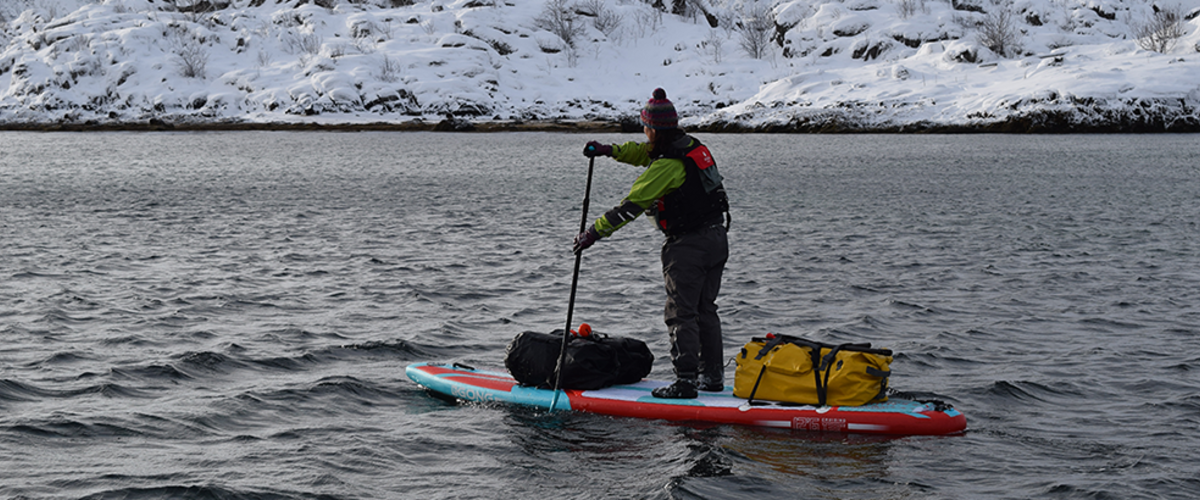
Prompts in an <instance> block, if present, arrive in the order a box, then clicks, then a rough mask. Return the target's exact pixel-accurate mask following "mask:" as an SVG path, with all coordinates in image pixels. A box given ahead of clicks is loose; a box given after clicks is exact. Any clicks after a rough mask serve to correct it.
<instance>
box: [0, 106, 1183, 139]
mask: <svg viewBox="0 0 1200 500" xmlns="http://www.w3.org/2000/svg"><path fill="white" fill-rule="evenodd" d="M1180 111H1181V112H1179V113H1172V114H1167V115H1156V114H1151V113H1138V114H1128V115H1117V116H1113V115H1107V116H1104V117H1103V119H1100V120H1092V121H1088V122H1086V123H1082V122H1080V120H1079V116H1082V115H1084V113H1080V112H1074V113H1072V112H1065V111H1063V112H1038V113H1035V114H1030V115H1022V116H1016V117H1011V118H1009V119H1006V120H1003V121H992V122H986V123H975V124H945V123H931V122H912V123H899V124H891V125H886V126H864V125H863V124H862V122H860V121H856V120H853V119H847V118H845V117H838V116H832V115H830V114H823V115H822V116H820V117H819V118H817V119H800V120H796V121H793V122H791V123H765V124H758V125H750V124H745V123H738V122H721V121H716V122H708V123H697V121H696V120H687V119H685V120H683V122H682V123H681V126H682V127H683V128H684V129H686V130H687V131H689V132H696V133H728V134H1145V133H1200V118H1198V117H1197V116H1196V114H1195V111H1191V112H1190V113H1188V112H1187V111H1188V110H1186V109H1182V110H1180ZM689 122H691V123H689ZM252 130H256V131H263V130H267V131H328V132H480V133H488V132H566V133H571V132H578V133H593V132H594V133H618V132H619V133H637V132H640V131H641V127H640V125H639V124H638V122H637V119H636V117H634V116H632V115H631V116H629V117H625V118H622V119H620V120H533V121H510V120H481V121H472V120H468V119H463V118H458V117H447V118H444V119H442V120H423V119H415V120H408V121H338V120H337V119H336V117H325V118H324V119H322V120H320V121H301V120H295V121H246V120H234V119H224V120H196V119H193V118H190V117H186V118H184V119H181V120H164V119H158V118H154V119H150V120H147V121H140V122H97V121H92V122H82V123H62V122H56V123H54V122H28V123H13V122H0V131H25V132H118V131H120V132H219V131H230V132H236V131H252Z"/></svg>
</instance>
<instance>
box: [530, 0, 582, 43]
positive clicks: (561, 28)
mask: <svg viewBox="0 0 1200 500" xmlns="http://www.w3.org/2000/svg"><path fill="white" fill-rule="evenodd" d="M533 22H534V25H535V26H537V27H539V28H541V29H544V30H546V31H549V32H551V33H554V34H555V35H557V36H558V37H559V38H561V39H562V41H563V42H565V43H566V44H567V46H568V47H575V39H576V38H578V37H579V36H581V35H583V23H582V22H581V21H580V19H579V14H576V13H575V10H574V9H573V8H571V7H570V6H569V5H568V4H567V0H550V1H549V2H546V7H545V8H544V9H542V12H541V14H538V17H537V18H535V19H534V20H533Z"/></svg>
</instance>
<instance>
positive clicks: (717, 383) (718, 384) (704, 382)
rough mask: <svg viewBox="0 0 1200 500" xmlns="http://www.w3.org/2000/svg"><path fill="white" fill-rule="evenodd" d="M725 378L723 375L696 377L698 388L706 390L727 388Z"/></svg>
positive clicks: (714, 390)
mask: <svg viewBox="0 0 1200 500" xmlns="http://www.w3.org/2000/svg"><path fill="white" fill-rule="evenodd" d="M723 379H724V377H722V376H721V375H701V376H700V378H699V379H696V388H697V389H700V390H702V391H704V392H721V391H724V390H725V381H724V380H723Z"/></svg>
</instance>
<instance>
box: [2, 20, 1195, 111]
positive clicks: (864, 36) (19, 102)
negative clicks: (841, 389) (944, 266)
mask: <svg viewBox="0 0 1200 500" xmlns="http://www.w3.org/2000/svg"><path fill="white" fill-rule="evenodd" d="M13 1H14V2H15V3H13V4H0V130H62V131H88V130H176V131H183V130H198V131H199V130H439V131H441V130H447V131H520V130H562V131H574V130H580V131H594V130H626V131H629V130H632V131H637V130H640V129H639V128H638V127H637V124H636V119H635V117H636V115H637V112H638V110H639V109H640V107H641V106H642V104H643V103H644V102H645V100H646V99H647V98H648V97H649V94H650V91H651V90H652V89H654V88H655V87H662V88H665V89H667V92H668V96H669V97H670V98H671V99H672V100H673V101H674V103H675V105H676V108H677V109H678V110H679V113H680V116H681V125H682V126H683V127H685V128H686V129H688V130H692V131H696V132H726V133H1154V132H1167V133H1195V132H1200V0H1184V1H1182V4H1180V5H1179V7H1178V8H1177V10H1176V11H1174V12H1176V17H1175V18H1174V19H1175V20H1176V24H1174V27H1175V28H1176V32H1175V34H1174V35H1173V38H1171V39H1170V42H1171V43H1170V44H1164V45H1162V46H1149V45H1147V43H1145V42H1146V39H1145V37H1144V36H1140V37H1139V31H1138V28H1139V26H1141V25H1142V24H1143V23H1145V22H1146V20H1147V19H1157V18H1156V17H1154V16H1159V14H1160V12H1161V9H1160V8H1159V6H1157V4H1154V3H1153V2H1152V1H1151V0H949V1H947V0H679V1H678V2H675V3H674V5H682V6H683V8H684V11H683V12H680V13H674V12H671V10H672V9H671V8H670V6H669V5H667V6H663V4H661V3H660V4H658V6H655V5H654V2H651V1H645V0H219V1H214V2H208V1H207V0H204V1H200V0H13ZM668 4H670V3H668ZM12 5H17V6H18V7H11V6H12ZM1164 5H1165V4H1164ZM55 6H57V7H55ZM185 6H186V7H187V9H190V10H185ZM198 6H206V7H204V8H205V9H208V10H204V11H200V7H198ZM556 6H557V7H556ZM26 7H27V8H26ZM701 13H703V15H701ZM550 14H554V15H560V16H564V17H566V18H569V19H568V21H570V22H568V23H567V24H566V26H568V27H569V28H570V29H569V30H565V31H564V30H563V29H561V28H563V25H557V26H556V25H555V24H554V23H553V22H550V21H547V17H548V16H549V15H550ZM764 20H766V21H764ZM998 20H1005V22H1006V23H1008V24H1006V25H1005V26H1007V28H1004V29H1006V30H1007V31H1004V32H1003V33H1004V34H1007V35H1008V36H1009V38H1008V39H1006V40H1005V41H1004V43H1003V44H999V45H997V44H996V43H994V41H989V39H988V37H987V36H985V35H987V33H988V30H989V26H990V23H994V22H997V21H998ZM768 21H769V22H768ZM755 23H760V24H761V27H762V28H763V31H762V32H761V33H758V34H759V35H761V36H762V37H763V38H760V39H758V40H757V41H755V43H757V45H754V44H748V40H749V38H748V36H749V34H751V29H750V27H752V26H754V25H755ZM6 81H7V83H8V86H7V87H4V86H3V85H4V83H5V82H6Z"/></svg>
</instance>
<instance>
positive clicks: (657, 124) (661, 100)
mask: <svg viewBox="0 0 1200 500" xmlns="http://www.w3.org/2000/svg"><path fill="white" fill-rule="evenodd" d="M642 125H645V126H647V127H650V128H652V129H654V130H664V129H671V128H677V127H679V115H677V114H675V105H674V104H671V101H668V100H667V91H665V90H663V89H654V94H653V95H652V96H651V97H650V100H649V101H648V102H646V107H644V108H642Z"/></svg>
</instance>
